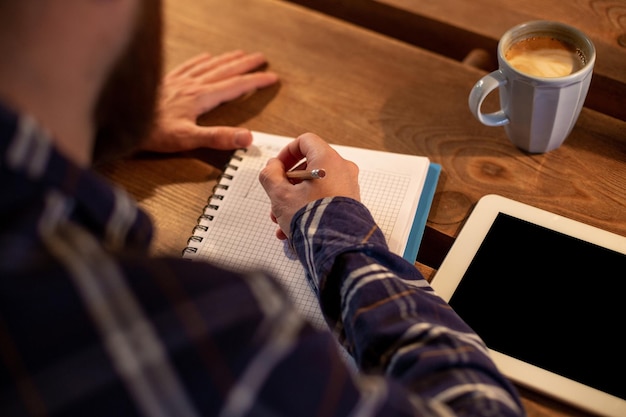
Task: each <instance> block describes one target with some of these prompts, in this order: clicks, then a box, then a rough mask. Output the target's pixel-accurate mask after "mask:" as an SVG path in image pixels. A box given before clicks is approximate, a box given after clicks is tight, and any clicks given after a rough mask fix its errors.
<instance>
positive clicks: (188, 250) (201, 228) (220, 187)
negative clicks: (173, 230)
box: [182, 148, 248, 256]
mask: <svg viewBox="0 0 626 417" xmlns="http://www.w3.org/2000/svg"><path fill="white" fill-rule="evenodd" d="M239 150H240V151H243V152H247V151H248V150H247V149H245V148H244V149H239ZM242 160H243V157H242V156H241V155H238V154H237V153H234V154H233V155H232V156H231V158H230V162H228V163H227V164H226V165H224V168H223V170H222V173H221V174H220V175H218V176H217V183H216V184H215V185H214V186H213V189H212V190H211V195H210V196H209V198H208V199H207V204H206V205H205V206H204V208H203V209H202V214H201V215H200V216H199V217H198V220H197V221H196V223H197V224H196V225H195V226H194V228H193V230H192V231H191V236H190V237H189V239H187V245H188V246H186V247H185V248H184V249H183V251H182V254H183V256H184V255H185V254H194V253H197V252H198V248H197V247H194V246H189V245H190V244H191V243H201V242H202V240H203V239H204V238H203V237H202V236H199V235H196V233H197V232H207V231H208V230H209V228H208V226H205V225H203V224H200V223H201V222H202V221H208V222H211V221H213V219H214V218H215V216H214V215H212V214H208V213H207V211H209V210H214V211H216V210H218V209H219V207H220V206H219V204H214V203H212V201H213V202H215V201H216V200H218V201H221V200H223V199H224V195H223V194H218V192H219V191H228V187H229V186H228V185H226V184H222V182H221V181H222V179H226V180H232V179H233V178H234V176H233V175H231V174H227V173H226V170H227V169H230V170H232V171H237V169H239V166H238V165H235V163H233V162H234V161H239V162H241V161H242Z"/></svg>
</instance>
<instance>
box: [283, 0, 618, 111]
mask: <svg viewBox="0 0 626 417" xmlns="http://www.w3.org/2000/svg"><path fill="white" fill-rule="evenodd" d="M292 1H293V2H295V3H298V4H301V5H306V6H307V7H310V8H314V9H316V10H319V11H323V12H324V13H327V14H330V15H333V16H336V17H339V18H342V19H345V20H347V21H350V22H353V23H356V24H358V25H362V26H364V27H367V28H370V29H372V30H375V31H377V32H380V33H383V34H386V35H388V36H392V37H394V38H397V39H400V40H403V41H405V42H409V43H411V44H413V45H417V46H420V47H423V48H426V49H429V50H432V51H435V52H437V53H439V54H442V55H445V56H449V57H451V58H454V59H456V60H459V61H461V60H463V58H464V57H465V56H467V54H469V53H470V52H471V51H472V50H474V49H483V50H485V51H488V52H490V53H491V55H492V56H491V60H490V63H491V68H489V69H490V70H493V69H495V68H496V66H497V63H496V59H495V51H496V46H497V41H498V39H499V38H500V36H501V35H502V34H503V33H504V32H505V31H506V30H507V29H508V28H510V27H512V26H514V25H517V24H519V23H522V22H525V21H529V20H535V19H546V20H558V21H562V22H564V23H568V24H570V25H573V26H576V27H578V28H579V29H581V30H583V31H584V32H585V33H587V34H588V35H589V36H590V37H591V39H592V40H593V42H594V45H595V46H596V49H597V60H596V67H595V71H594V78H593V81H592V85H591V88H590V91H589V95H588V97H587V101H586V103H585V105H586V106H587V107H588V108H591V109H594V110H597V111H600V112H602V113H605V114H608V115H611V116H613V117H617V118H620V119H621V120H626V105H624V103H625V102H624V97H626V3H625V2H624V1H623V0H605V1H594V0H580V1H560V0H548V1H545V0H529V1H523V2H520V1H518V0H473V1H465V0H439V1H418V0H292Z"/></svg>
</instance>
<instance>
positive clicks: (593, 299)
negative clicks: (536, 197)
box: [432, 195, 626, 416]
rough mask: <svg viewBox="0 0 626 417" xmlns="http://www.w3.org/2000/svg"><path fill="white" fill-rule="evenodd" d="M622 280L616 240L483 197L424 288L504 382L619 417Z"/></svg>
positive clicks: (624, 323)
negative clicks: (481, 345) (458, 320)
mask: <svg viewBox="0 0 626 417" xmlns="http://www.w3.org/2000/svg"><path fill="white" fill-rule="evenodd" d="M625 281H626V237H624V236H620V235H617V234H614V233H610V232H608V231H605V230H601V229H599V228H596V227H592V226H590V225H587V224H583V223H581V222H578V221H574V220H572V219H568V218H565V217H562V216H559V215H556V214H554V213H550V212H548V211H545V210H541V209H538V208H536V207H532V206H529V205H526V204H522V203H520V202H517V201H513V200H510V199H507V198H504V197H501V196H496V195H488V196H485V197H483V198H481V199H480V200H479V202H478V203H477V204H476V206H475V208H474V210H473V211H472V213H471V214H470V216H469V218H468V219H467V221H466V223H465V224H464V225H463V228H462V229H461V231H460V233H459V235H458V237H457V238H456V240H455V242H454V244H453V245H452V247H451V249H450V251H449V252H448V254H447V255H446V257H445V258H444V260H443V262H442V264H441V266H440V268H439V269H438V270H437V272H436V273H435V275H434V277H433V280H432V286H433V288H434V289H435V291H436V292H437V293H438V294H439V295H440V296H441V297H443V298H444V299H445V300H446V301H447V302H448V303H449V304H450V306H451V307H452V308H453V309H454V310H455V311H456V312H457V313H458V314H459V315H460V316H461V317H462V318H463V319H464V320H465V321H466V322H467V324H469V326H470V327H472V328H473V329H474V331H476V333H478V335H479V336H481V337H482V339H483V340H484V341H485V343H486V344H487V347H488V348H489V350H490V351H491V353H492V357H493V359H494V361H495V362H496V364H497V366H498V367H499V369H500V370H501V371H502V372H503V373H504V374H505V375H506V376H507V377H509V378H510V379H511V380H512V381H514V382H517V383H518V384H520V385H522V386H525V387H527V388H531V389H534V390H538V391H540V392H542V393H545V394H548V395H550V396H552V397H555V398H557V399H559V400H561V401H564V402H567V403H570V404H572V405H574V406H577V407H580V408H581V409H584V410H586V411H590V412H593V413H596V414H600V415H605V416H626V347H625V345H624V343H623V341H622V338H623V333H624V330H625V329H626V296H625V295H626V294H625V293H624V289H623V285H624V282H625Z"/></svg>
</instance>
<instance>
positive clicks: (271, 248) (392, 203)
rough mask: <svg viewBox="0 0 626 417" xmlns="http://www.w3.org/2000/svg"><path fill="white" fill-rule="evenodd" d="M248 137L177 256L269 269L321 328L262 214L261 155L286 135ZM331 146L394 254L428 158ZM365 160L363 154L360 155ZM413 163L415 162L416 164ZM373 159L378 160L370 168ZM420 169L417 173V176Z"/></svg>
mask: <svg viewBox="0 0 626 417" xmlns="http://www.w3.org/2000/svg"><path fill="white" fill-rule="evenodd" d="M254 138H255V140H254V144H253V146H252V147H250V148H249V149H248V150H247V152H245V153H244V152H243V151H237V153H236V155H238V156H239V155H240V156H241V161H237V160H233V161H232V165H234V166H236V167H237V168H236V169H235V168H234V167H230V168H227V169H226V170H225V174H226V176H225V178H223V179H222V180H221V181H220V184H223V185H225V186H228V190H220V189H218V190H217V191H216V193H215V194H217V195H219V196H221V197H220V198H212V199H211V201H210V202H209V203H210V205H214V206H215V207H217V209H214V208H210V207H208V208H206V209H205V214H207V215H211V216H213V220H201V221H200V222H199V225H201V226H206V228H207V230H206V231H205V232H202V231H200V232H197V233H195V234H196V235H197V236H200V237H202V242H201V243H199V244H196V247H197V252H196V253H195V254H188V255H185V256H186V257H190V258H192V259H203V260H207V261H209V262H212V263H214V264H216V265H219V266H222V267H225V268H229V269H232V270H236V271H250V270H259V269H263V270H266V271H268V272H270V273H271V274H272V275H273V276H275V277H276V278H277V279H278V281H279V282H280V283H281V284H282V285H283V286H284V288H285V289H286V291H287V293H288V294H289V296H290V297H291V298H292V300H294V302H295V305H296V307H297V308H298V309H299V310H300V312H301V313H302V314H303V315H304V317H306V318H307V319H308V320H309V321H311V322H312V323H313V325H315V326H316V327H318V328H326V323H325V321H324V319H323V316H322V314H321V311H320V309H319V304H318V301H317V297H316V296H315V294H314V293H313V291H312V289H311V288H310V287H309V285H308V282H307V280H306V278H305V273H304V269H303V268H302V266H301V264H300V262H299V261H298V260H297V258H296V256H295V254H294V253H293V251H292V250H291V248H290V247H289V245H288V243H287V242H286V241H281V240H278V239H277V238H276V237H275V231H276V228H277V225H276V224H275V223H273V222H272V221H271V219H270V202H269V198H268V197H267V195H266V193H265V191H264V190H263V187H262V186H261V184H260V183H259V181H258V175H259V171H260V170H261V169H262V168H263V167H264V166H265V163H266V161H267V159H268V158H270V157H273V156H275V155H276V154H277V153H278V151H279V150H280V149H282V148H283V147H284V146H285V144H286V143H287V142H288V141H290V140H291V139H287V138H283V137H277V136H273V135H266V134H261V133H258V132H255V133H254ZM335 148H336V149H337V150H338V151H339V152H340V153H341V154H342V156H344V157H345V158H346V159H350V160H352V161H354V162H355V163H357V165H359V168H360V173H359V184H360V187H361V200H362V201H363V204H365V205H366V206H367V207H368V208H369V209H370V211H371V212H372V216H373V217H374V219H375V220H376V222H377V223H378V225H379V227H380V228H381V230H382V231H383V233H384V234H385V237H386V238H387V241H388V242H389V243H390V249H391V250H393V251H394V252H396V253H398V254H400V255H402V252H403V249H404V246H405V245H406V239H408V233H409V231H410V227H411V225H412V223H413V216H414V214H415V211H416V209H417V201H418V200H419V195H420V192H421V189H422V186H423V181H424V178H425V175H426V170H427V168H428V161H427V160H426V158H422V159H423V161H422V160H421V159H419V158H421V157H409V156H408V155H397V154H388V153H382V155H385V156H386V162H384V161H383V163H381V158H380V156H381V155H379V154H381V153H378V154H376V155H372V154H371V153H372V152H374V151H365V150H359V149H357V148H346V147H341V146H336V147H335ZM364 158H365V159H364ZM368 158H369V159H370V160H366V159H368ZM416 158H418V161H416V160H415V159H416ZM396 159H400V160H401V161H400V162H402V160H406V161H407V162H410V163H411V164H409V165H406V164H405V166H404V168H401V166H402V164H398V161H396ZM375 161H378V162H375ZM390 161H391V162H390ZM416 162H419V163H418V164H417V166H416ZM376 163H378V164H379V165H381V166H376ZM372 164H373V165H372ZM381 167H382V168H383V169H384V170H383V169H381ZM420 170H423V172H422V173H421V175H418V173H420ZM230 176H232V179H230ZM422 176H423V178H422ZM190 246H191V245H190Z"/></svg>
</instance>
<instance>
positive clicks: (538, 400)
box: [100, 0, 626, 416]
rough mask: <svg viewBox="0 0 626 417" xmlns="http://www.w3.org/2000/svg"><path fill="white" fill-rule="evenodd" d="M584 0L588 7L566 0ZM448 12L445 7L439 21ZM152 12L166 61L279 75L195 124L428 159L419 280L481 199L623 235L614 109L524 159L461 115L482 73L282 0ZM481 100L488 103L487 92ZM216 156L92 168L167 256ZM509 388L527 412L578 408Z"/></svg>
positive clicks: (622, 153)
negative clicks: (254, 64)
mask: <svg viewBox="0 0 626 417" xmlns="http://www.w3.org/2000/svg"><path fill="white" fill-rule="evenodd" d="M446 1H447V0H446ZM420 3H428V2H420ZM430 3H432V4H434V3H435V2H430ZM467 3H468V4H469V3H471V5H474V4H479V3H480V4H483V3H484V0H483V1H478V0H477V2H476V3H472V2H467ZM552 3H555V2H547V4H548V5H546V8H550V7H552V6H550V4H552ZM587 3H593V2H581V1H577V2H572V3H570V2H567V4H574V5H578V6H580V5H581V4H583V5H584V4H587ZM608 4H610V2H597V3H595V7H596V8H598V7H608ZM578 6H577V7H578ZM433 7H434V6H433ZM468 7H470V5H468ZM472 7H473V6H472ZM483 7H487V6H483ZM554 7H557V8H558V7H560V6H558V5H555V6H554ZM559 10H560V9H559ZM434 12H435V11H433V13H434ZM459 13H460V12H459V11H450V10H449V11H448V15H446V16H448V17H445V19H448V20H450V19H451V17H450V16H453V15H455V14H459ZM468 13H469V12H468ZM520 13H524V11H523V10H520ZM603 13H607V14H608V15H610V16H613V19H616V18H617V20H618V21H617V22H615V23H616V24H623V20H620V18H619V16H617V15H615V14H611V13H617V12H611V10H609V9H607V10H606V11H605V12H603ZM615 16H617V17H615ZM165 17H166V44H165V46H166V59H167V68H173V67H174V66H175V65H178V64H180V63H182V62H183V61H184V60H185V59H187V58H191V57H193V56H195V55H196V54H199V53H201V52H207V51H208V52H211V53H214V54H218V53H221V52H226V51H230V50H233V49H243V50H246V51H261V52H263V53H264V54H265V55H266V56H267V58H268V60H269V68H270V69H271V70H272V71H275V72H276V73H278V74H279V76H280V79H281V81H280V84H279V85H277V86H273V87H270V88H267V89H263V90H260V91H258V92H256V93H254V94H251V95H248V96H246V97H242V98H240V99H238V100H235V102H232V103H225V104H223V105H221V106H220V107H219V108H217V109H216V110H215V111H213V112H211V113H209V114H207V115H205V116H203V117H202V118H201V119H200V121H199V122H200V123H201V124H211V125H220V124H226V125H238V126H244V127H247V128H250V129H253V130H259V131H266V132H270V133H275V134H281V135H287V136H292V137H295V136H297V135H299V134H301V133H304V132H307V131H312V132H315V133H317V134H319V135H320V136H322V137H323V138H325V139H326V140H328V141H329V142H333V143H339V144H344V145H352V146H360V147H364V148H370V149H379V150H386V151H392V152H401V153H407V154H416V155H426V156H428V157H429V158H430V159H431V160H432V161H433V162H436V163H439V164H441V166H442V173H441V177H440V180H439V183H438V186H437V190H436V195H435V200H434V202H433V206H432V209H431V213H430V216H429V219H428V228H429V229H428V230H429V233H426V234H425V238H424V241H423V242H422V248H434V249H436V250H435V252H437V253H433V254H430V255H432V257H431V258H428V257H426V259H434V261H432V262H430V263H431V264H430V265H420V269H421V270H423V271H424V272H425V274H426V275H427V276H429V277H432V275H433V273H434V272H435V270H436V268H437V266H438V264H436V262H437V261H436V259H441V257H442V256H444V255H445V251H446V250H447V249H446V244H445V243H444V244H443V245H438V244H437V242H436V241H437V240H438V239H439V240H438V241H440V242H442V241H443V242H447V244H448V245H449V243H450V242H451V241H452V239H453V238H454V237H455V236H456V235H457V234H458V232H459V230H460V228H461V227H462V225H463V222H464V221H465V219H466V218H467V216H468V215H469V213H470V211H471V209H472V208H473V206H474V204H475V203H476V202H477V201H478V199H479V198H480V197H482V196H483V195H486V194H490V193H497V194H501V195H504V196H506V197H510V198H514V199H516V200H519V201H522V202H525V203H528V204H531V205H534V206H537V207H540V208H543V209H547V210H550V211H553V212H555V213H558V214H561V215H564V216H567V217H570V218H573V219H576V220H580V221H583V222H585V223H589V224H591V225H594V226H597V227H600V228H603V229H606V230H609V231H612V232H614V233H617V234H620V235H626V122H625V121H624V120H621V119H620V118H618V117H614V116H611V115H609V114H605V113H602V112H600V111H597V110H593V109H591V108H584V109H583V111H582V114H581V116H580V118H579V120H578V122H577V124H576V126H575V128H574V130H573V132H572V133H571V135H570V137H569V138H568V139H567V140H566V142H565V144H564V145H563V146H562V147H560V148H559V149H557V150H555V151H552V152H550V153H547V154H540V155H531V154H527V153H525V152H522V151H520V150H518V149H517V148H515V147H514V146H513V145H511V143H510V142H509V141H508V139H507V138H506V135H505V133H504V130H503V129H502V128H490V127H486V126H483V125H481V124H480V123H479V122H477V121H476V120H475V119H474V118H473V117H472V115H471V113H470V111H469V109H468V106H467V97H468V94H469V91H470V89H471V87H472V86H473V84H474V83H475V82H476V81H477V80H478V79H479V78H480V77H482V76H483V75H484V74H485V70H481V69H477V68H474V67H471V66H468V65H464V64H463V63H462V62H460V61H459V60H457V59H453V58H452V57H449V56H443V55H441V54H438V53H436V52H434V51H429V50H426V49H423V48H420V47H416V46H414V45H412V44H409V43H407V42H403V41H400V40H397V39H394V38H392V37H389V36H387V35H386V34H381V33H377V32H375V31H372V30H369V29H366V28H363V27H360V26H358V25H354V24H350V23H348V22H346V21H344V20H341V19H337V18H335V17H332V16H329V15H327V14H325V13H320V12H318V11H314V10H311V9H310V8H306V7H302V6H300V5H297V4H293V3H290V2H286V1H282V0H228V1H223V0H203V1H199V0H166V1H165ZM442 18H443V17H442ZM450 24H454V22H451V23H450ZM502 25H503V27H504V26H509V22H502ZM462 30H463V31H467V30H468V29H467V28H463V29H462ZM617 32H619V30H617V29H616V32H615V33H617ZM594 33H595V32H594ZM607 33H608V32H607ZM611 33H612V34H613V32H611ZM476 36H477V37H478V38H480V37H489V36H492V35H489V34H485V33H477V34H476ZM594 36H595V35H594ZM486 105H487V106H488V107H489V106H494V108H495V106H496V105H497V100H492V102H488V103H486ZM227 157H228V153H212V152H210V151H208V150H199V151H196V152H191V153H187V154H177V155H146V154H144V155H140V156H137V157H135V158H132V159H129V160H125V161H119V162H116V163H112V164H109V165H107V166H104V167H101V168H100V171H101V172H102V173H103V174H104V175H106V176H107V177H108V178H111V179H112V180H114V181H116V182H118V183H119V184H121V185H122V186H124V187H125V188H126V189H127V190H128V191H129V192H130V193H131V194H132V195H133V196H135V197H136V198H137V199H138V200H139V202H140V204H141V206H142V207H143V208H145V209H146V210H147V211H148V213H149V214H150V215H151V216H152V217H153V219H154V220H155V224H156V239H155V245H154V248H153V253H154V254H156V255H173V256H180V254H181V250H182V249H183V248H184V247H185V246H186V240H187V238H188V237H189V236H190V235H191V231H192V228H193V226H194V225H195V222H196V219H197V217H198V216H199V215H200V213H201V211H202V208H203V206H204V205H205V204H206V199H207V198H208V196H209V195H210V193H211V188H212V186H213V185H214V184H215V180H216V178H217V176H218V175H219V173H220V169H221V167H222V166H223V164H224V163H225V161H226V160H227ZM268 216H269V213H268ZM430 242H433V243H432V244H431V243H430ZM438 257H439V258H438ZM590 278H593V277H590ZM522 393H523V397H524V404H525V405H526V407H527V409H528V412H529V415H530V416H572V415H573V416H583V415H586V414H585V413H582V412H580V411H578V410H576V409H573V408H571V407H568V406H567V405H565V404H561V403H559V402H556V401H553V400H551V399H549V398H545V397H543V396H541V395H539V394H536V393H533V392H530V391H526V390H523V391H522Z"/></svg>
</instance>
